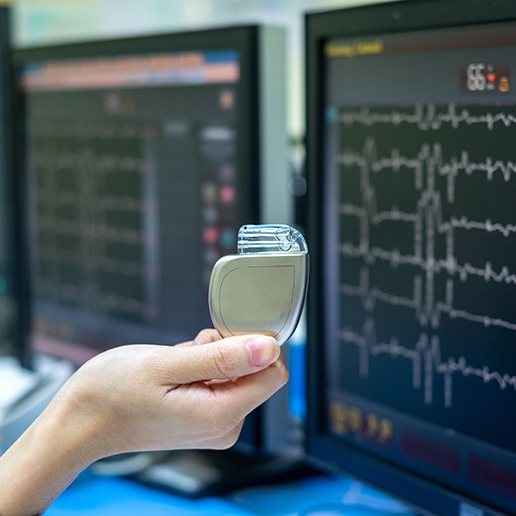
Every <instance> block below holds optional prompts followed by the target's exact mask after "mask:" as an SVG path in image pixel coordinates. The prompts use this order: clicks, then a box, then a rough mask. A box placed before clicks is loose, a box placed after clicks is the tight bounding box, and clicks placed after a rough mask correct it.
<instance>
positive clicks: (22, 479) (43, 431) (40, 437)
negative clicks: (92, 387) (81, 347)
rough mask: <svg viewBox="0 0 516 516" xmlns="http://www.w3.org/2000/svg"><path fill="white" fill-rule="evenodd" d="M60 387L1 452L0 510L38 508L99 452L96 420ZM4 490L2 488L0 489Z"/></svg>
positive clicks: (5, 513) (11, 514)
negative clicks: (11, 443) (23, 429)
mask: <svg viewBox="0 0 516 516" xmlns="http://www.w3.org/2000/svg"><path fill="white" fill-rule="evenodd" d="M63 391H65V392H60V393H59V394H58V395H57V396H56V398H55V399H54V400H53V401H52V402H51V403H50V405H49V406H48V407H47V408H46V409H45V411H44V412H43V413H42V414H41V415H40V416H39V417H38V419H37V420H36V421H35V422H34V423H33V424H32V425H31V426H30V427H29V428H28V429H27V430H26V432H25V433H24V434H23V435H22V436H21V437H20V438H19V439H18V441H16V442H15V443H14V444H13V446H12V447H11V448H10V449H9V450H7V452H5V454H4V455H3V456H2V457H0V485H2V486H9V490H8V491H7V492H2V494H1V495H0V514H1V515H2V516H15V515H27V514H40V513H42V512H43V511H44V510H45V509H46V508H47V507H48V506H49V505H50V504H51V503H52V502H53V501H54V499H55V498H56V497H57V496H58V495H59V493H60V492H61V491H62V490H63V489H65V488H66V487H67V486H68V485H69V484H70V483H71V482H72V481H73V480H74V479H75V477H76V476H77V475H78V474H79V473H80V472H81V471H82V470H83V469H85V468H86V467H87V466H89V465H90V464H91V463H92V462H93V461H95V460H97V459H98V458H100V457H102V456H103V455H104V450H103V449H102V447H101V446H99V443H98V442H97V439H96V437H97V436H98V435H100V428H99V423H100V422H99V421H98V420H95V419H94V418H93V419H92V418H89V419H88V418H87V417H86V416H87V414H86V413H85V412H84V411H82V410H81V409H80V406H79V405H78V403H77V402H78V400H75V399H73V398H72V397H71V396H70V394H71V393H70V392H69V390H68V389H67V388H66V387H65V388H64V389H63ZM2 491H3V490H2Z"/></svg>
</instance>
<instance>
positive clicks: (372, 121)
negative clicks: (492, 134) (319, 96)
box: [339, 104, 516, 131]
mask: <svg viewBox="0 0 516 516" xmlns="http://www.w3.org/2000/svg"><path fill="white" fill-rule="evenodd" d="M339 121H340V122H341V123H343V124H345V125H347V126H351V125H353V124H360V125H363V126H365V127H371V126H374V125H376V124H388V125H393V126H399V125H401V124H408V125H416V126H417V128H418V129H420V130H421V131H428V130H439V129H441V127H442V125H443V124H450V126H451V127H453V128H454V129H457V128H458V127H459V125H461V124H466V125H469V126H471V125H477V124H482V125H485V126H486V128H487V129H488V130H489V131H492V130H493V129H494V126H495V125H497V124H502V125H503V126H504V127H509V126H511V125H512V124H515V123H516V116H514V115H512V114H510V113H509V114H508V113H504V112H501V111H499V112H494V113H493V112H487V113H486V114H484V115H472V114H471V113H470V110H469V109H468V108H458V107H457V106H456V105H454V104H449V105H448V106H447V109H446V111H445V112H441V111H440V110H439V107H438V106H436V105H435V104H428V105H422V104H417V105H416V106H414V109H413V111H412V112H411V113H410V112H409V113H407V112H405V111H402V110H400V109H392V110H391V112H390V113H378V112H371V110H370V108H369V107H368V106H364V107H361V108H360V109H357V110H346V111H343V112H341V113H339Z"/></svg>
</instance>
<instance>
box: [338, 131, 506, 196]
mask: <svg viewBox="0 0 516 516" xmlns="http://www.w3.org/2000/svg"><path fill="white" fill-rule="evenodd" d="M458 156H459V157H458ZM337 163H339V164H341V165H344V166H358V167H365V166H367V167H369V169H370V170H371V171H372V172H376V173H378V172H382V171H384V170H386V169H390V170H392V171H393V172H395V173H397V172H399V171H400V170H401V169H402V168H406V169H409V170H413V171H414V174H415V175H414V181H415V185H416V189H417V190H421V189H422V188H423V172H424V170H436V171H437V173H438V174H439V175H440V176H446V178H447V198H448V202H450V203H453V202H454V200H455V180H456V178H457V176H458V175H459V173H460V172H461V171H462V172H464V173H465V174H466V175H467V176H470V175H472V174H474V173H475V172H483V173H484V174H485V175H486V177H487V180H488V181H492V180H493V178H494V175H495V174H496V173H500V174H501V175H502V177H503V179H504V181H505V182H509V181H510V180H511V177H512V176H513V174H514V173H516V162H515V161H512V160H507V161H504V160H500V159H493V158H492V157H486V159H485V160H484V161H480V162H475V161H471V159H470V155H469V152H468V151H467V150H462V151H460V152H459V153H457V154H456V155H454V156H452V157H451V158H450V159H449V161H448V162H446V161H445V159H444V156H443V149H442V144H440V143H434V144H433V145H430V144H428V143H424V144H422V146H421V150H420V151H419V152H418V153H417V154H416V155H415V156H412V157H410V156H403V155H402V154H401V152H400V150H399V149H398V148H396V147H394V148H393V149H391V155H390V156H385V157H378V151H377V148H376V142H375V140H374V138H368V139H367V140H366V142H365V144H364V147H363V149H362V151H361V152H356V151H353V150H352V149H351V148H349V147H345V148H344V149H343V152H342V153H341V154H340V155H339V156H338V157H337Z"/></svg>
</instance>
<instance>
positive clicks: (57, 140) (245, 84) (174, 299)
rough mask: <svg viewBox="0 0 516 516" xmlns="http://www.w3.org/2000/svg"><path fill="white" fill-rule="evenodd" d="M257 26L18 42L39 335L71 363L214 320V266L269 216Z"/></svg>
mask: <svg viewBox="0 0 516 516" xmlns="http://www.w3.org/2000/svg"><path fill="white" fill-rule="evenodd" d="M260 29H261V28H259V27H240V28H237V27H235V28H228V29H217V30H211V31H202V32H191V33H181V34H169V35H159V36H151V37H140V38H134V39H123V40H112V41H98V42H92V43H85V44H73V45H66V46H64V45H63V46H58V47H49V48H34V49H24V50H21V51H18V52H16V53H15V73H16V83H17V101H18V106H17V107H18V111H17V113H18V114H19V115H20V116H19V120H21V121H23V127H21V130H20V134H19V149H20V163H21V167H22V170H23V173H24V198H25V206H26V209H25V210H24V216H25V227H26V229H27V237H28V256H29V263H28V269H29V271H30V274H29V277H30V290H31V292H32V302H31V313H30V335H29V340H30V344H31V347H32V348H33V349H34V350H36V351H37V352H42V353H45V354H50V355H54V356H58V357H64V358H67V359H69V360H71V361H72V362H74V363H76V364H81V363H82V362H84V361H85V360H86V359H88V358H89V357H90V356H92V355H93V354H95V353H97V352H99V351H102V350H105V349H107V348H109V347H112V346H114V345H120V344H123V343H128V342H154V343H167V344H175V343H178V342H182V341H186V340H191V339H192V338H193V337H194V336H195V335H196V333H197V332H198V331H199V330H201V329H202V328H206V327H212V323H211V320H210V316H209V309H208V295H207V287H208V282H209V278H210V273H211V269H212V266H213V264H214V263H215V261H216V260H217V259H218V258H220V257H221V256H222V255H225V254H229V253H233V252H235V250H236V236H237V232H238V229H239V227H240V226H241V225H243V224H245V223H259V222H260V221H261V220H262V219H263V216H264V214H263V213H262V212H261V204H260V196H261V187H262V184H261V182H260V181H261V179H262V178H261V168H260V167H261V163H260V159H261V154H260V152H261V150H262V149H261V143H262V140H261V138H262V134H261V131H263V130H264V127H262V126H261V123H262V121H263V119H262V118H260V105H261V101H260V97H259V91H258V89H259V78H260V67H261V66H262V64H261V63H260V59H259V48H258V41H259V36H260ZM281 93H283V92H281ZM278 127H280V126H278ZM284 136H285V135H284V134H283V135H280V138H279V140H280V141H281V137H283V138H284V140H286V138H285V137H284ZM285 145H286V142H285ZM277 158H281V156H277ZM283 158H284V156H283ZM278 161H279V162H278ZM273 165H275V166H276V169H275V170H274V172H275V173H276V174H277V178H278V179H277V182H278V184H277V185H275V186H276V187H278V188H281V187H282V185H281V184H280V183H281V180H282V179H283V180H284V181H285V184H286V160H285V165H284V164H283V162H282V161H281V159H280V160H278V159H277V160H276V163H275V164H273ZM282 167H283V168H284V169H285V170H282ZM272 168H274V166H273V167H272Z"/></svg>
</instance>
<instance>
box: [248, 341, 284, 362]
mask: <svg viewBox="0 0 516 516" xmlns="http://www.w3.org/2000/svg"><path fill="white" fill-rule="evenodd" d="M246 347H247V351H248V352H249V357H250V359H251V364H252V365H254V366H263V365H267V364H272V363H273V362H275V361H276V360H277V359H278V357H279V354H280V349H279V346H278V345H277V344H276V341H275V340H274V339H273V338H270V337H263V338H260V339H253V340H250V341H249V342H248V343H247V344H246Z"/></svg>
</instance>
